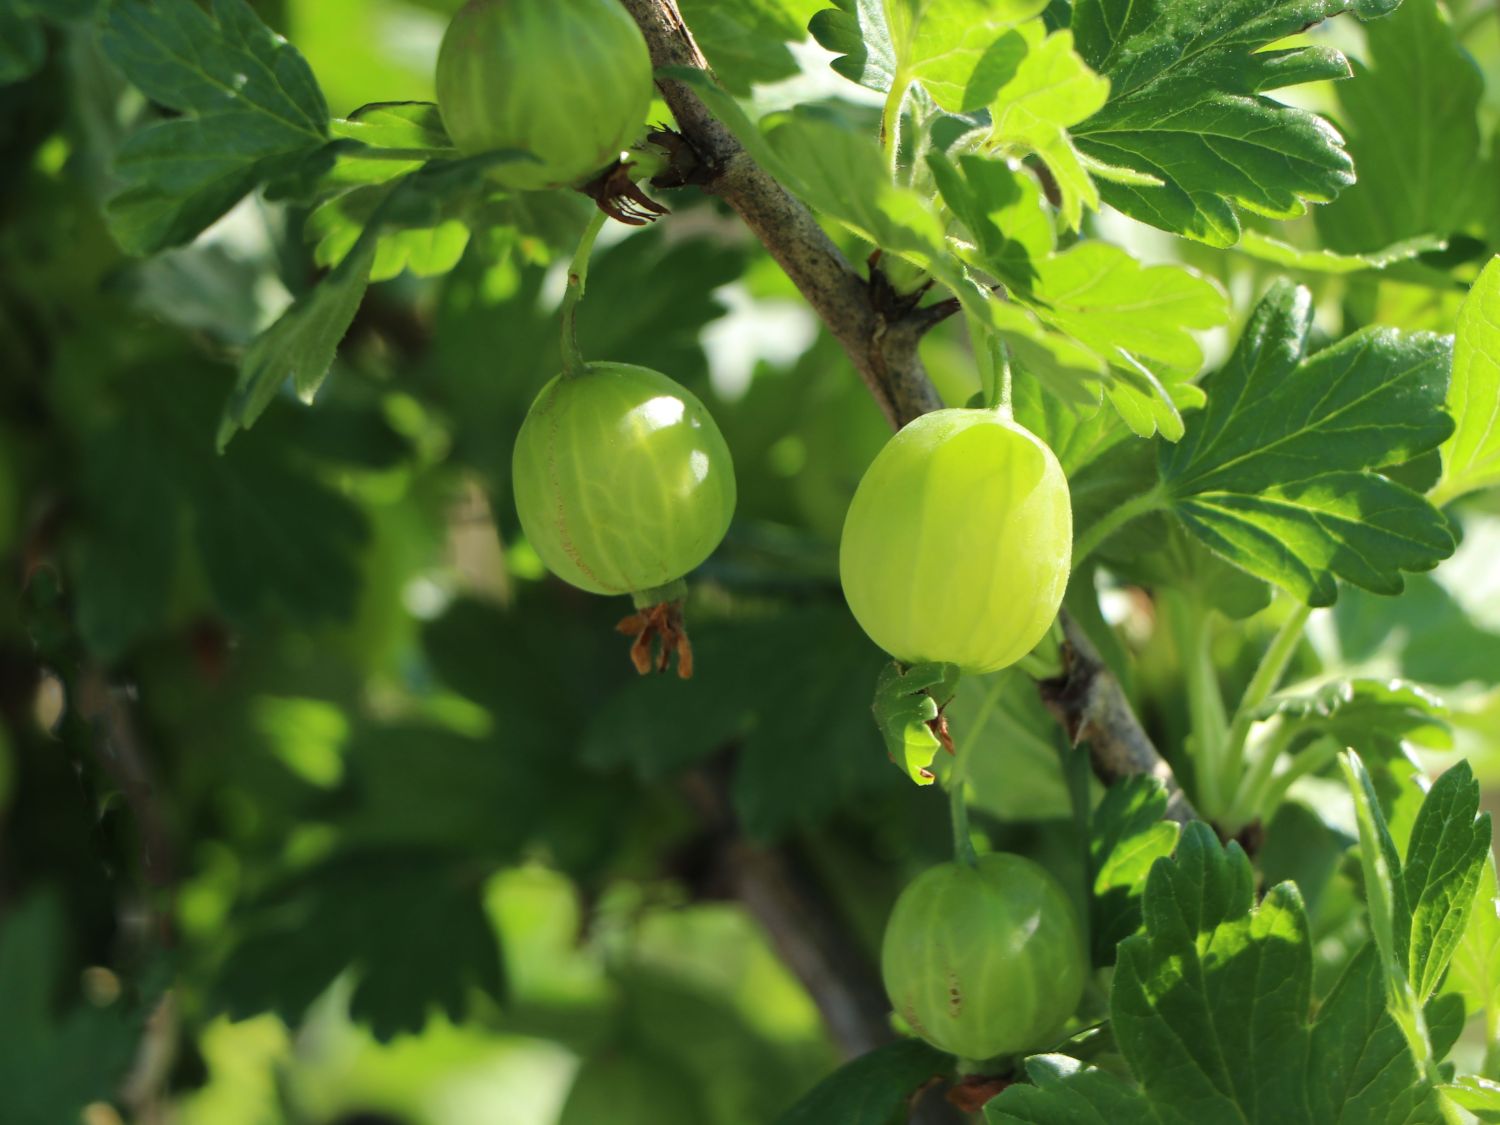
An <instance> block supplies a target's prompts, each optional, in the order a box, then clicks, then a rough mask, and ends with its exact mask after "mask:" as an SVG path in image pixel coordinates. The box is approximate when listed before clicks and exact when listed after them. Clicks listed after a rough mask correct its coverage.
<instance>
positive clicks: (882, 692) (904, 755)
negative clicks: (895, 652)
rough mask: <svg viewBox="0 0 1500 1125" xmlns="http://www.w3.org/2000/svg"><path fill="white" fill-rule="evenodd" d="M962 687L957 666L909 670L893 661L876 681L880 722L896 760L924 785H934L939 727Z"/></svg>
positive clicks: (888, 749)
mask: <svg viewBox="0 0 1500 1125" xmlns="http://www.w3.org/2000/svg"><path fill="white" fill-rule="evenodd" d="M957 687H958V668H957V667H956V666H954V665H952V664H913V665H912V666H911V667H909V668H903V667H902V666H901V665H900V664H897V663H895V662H894V661H893V662H891V663H890V664H887V665H886V666H885V667H884V668H882V669H881V670H880V678H879V679H878V680H877V681H876V683H875V703H874V711H875V724H876V726H878V727H879V728H880V733H881V735H882V736H884V738H885V745H886V750H887V751H888V752H889V753H890V756H891V761H892V762H894V763H895V764H896V765H897V766H899V767H901V768H902V769H903V770H905V771H906V775H907V776H908V777H910V778H911V779H912V781H914V782H916V783H917V784H918V785H931V784H932V783H933V781H934V780H935V775H934V774H933V772H932V770H931V769H929V768H928V767H930V766H931V765H932V760H933V759H934V758H936V757H937V753H938V751H939V750H940V749H942V748H943V743H942V741H941V740H940V739H939V738H938V736H937V735H936V733H934V730H933V726H934V724H936V723H937V721H938V719H939V717H940V716H941V714H942V710H943V708H944V707H946V706H947V705H948V701H949V700H951V699H952V698H953V693H954V691H955V690H956V689H957Z"/></svg>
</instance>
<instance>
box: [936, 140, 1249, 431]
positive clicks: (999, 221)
mask: <svg viewBox="0 0 1500 1125" xmlns="http://www.w3.org/2000/svg"><path fill="white" fill-rule="evenodd" d="M928 163H929V166H930V167H931V169H932V173H933V178H934V180H935V181H936V183H937V185H938V189H939V191H940V192H941V193H942V196H943V201H944V202H945V203H947V205H948V206H949V208H951V209H952V211H953V212H954V214H955V215H957V216H958V218H959V219H960V221H961V222H962V223H963V224H964V226H965V227H966V228H967V229H968V234H969V238H968V239H967V240H965V239H961V238H954V239H951V240H950V245H951V246H952V247H953V248H954V251H955V252H956V253H957V254H958V256H959V257H960V258H961V259H962V260H963V261H964V262H965V263H967V264H968V265H970V266H971V267H973V268H974V269H976V270H981V271H983V272H985V273H988V274H990V275H992V276H994V277H998V278H1000V279H1001V280H1003V281H1004V282H1005V283H1006V284H1007V286H1009V288H1010V296H1011V300H1008V301H995V300H992V299H991V298H990V296H989V295H988V294H987V293H985V292H984V291H975V292H970V293H965V292H964V291H963V290H962V289H960V290H959V296H960V299H963V300H966V308H967V309H968V310H969V311H970V313H971V314H972V315H974V316H975V317H976V318H977V319H978V320H979V321H980V322H981V323H983V324H985V325H987V326H989V327H992V328H993V329H994V330H995V331H997V332H998V333H999V334H1000V335H1001V336H1002V337H1004V338H1005V339H1006V342H1007V343H1008V344H1010V345H1011V347H1012V350H1013V351H1014V352H1015V354H1016V358H1017V359H1018V360H1019V361H1020V363H1021V365H1022V366H1024V367H1025V368H1027V370H1029V371H1031V372H1032V373H1033V374H1035V375H1036V377H1037V378H1039V379H1042V380H1044V381H1045V382H1046V384H1047V386H1048V389H1049V390H1051V391H1052V392H1053V393H1054V394H1056V395H1058V396H1059V397H1061V398H1062V399H1064V401H1068V402H1071V403H1074V404H1075V405H1077V406H1078V407H1080V408H1081V409H1088V408H1089V407H1091V406H1092V405H1093V404H1094V403H1096V402H1098V400H1099V394H1100V392H1101V391H1103V392H1105V393H1107V394H1108V395H1109V398H1110V401H1111V403H1113V405H1114V406H1115V409H1116V411H1117V412H1118V413H1119V414H1120V415H1121V417H1122V418H1124V420H1125V421H1126V422H1127V423H1128V424H1129V426H1130V428H1131V429H1132V430H1134V431H1135V432H1136V433H1138V434H1141V435H1142V436H1150V435H1151V434H1153V433H1155V432H1157V431H1158V430H1160V431H1161V432H1162V434H1163V435H1164V436H1165V437H1166V438H1167V439H1168V440H1175V439H1176V438H1178V437H1180V436H1181V435H1182V418H1181V416H1180V414H1179V413H1178V407H1179V405H1185V404H1196V403H1197V402H1199V401H1200V400H1201V396H1199V394H1198V392H1197V391H1196V389H1195V388H1193V387H1191V386H1190V385H1189V384H1187V383H1185V382H1184V380H1185V379H1186V378H1187V377H1188V376H1189V375H1192V374H1194V373H1196V371H1197V369H1198V365H1199V363H1200V362H1201V359H1202V353H1201V351H1200V350H1199V347H1198V343H1197V341H1196V340H1195V339H1194V337H1193V334H1192V333H1193V331H1194V330H1198V329H1205V328H1211V327H1215V326H1217V325H1219V324H1222V323H1223V321H1224V319H1225V317H1226V316H1227V309H1226V307H1225V300H1224V295H1223V292H1222V291H1221V290H1220V289H1219V288H1218V286H1217V285H1215V284H1214V283H1213V282H1212V281H1209V280H1207V279H1206V278H1203V277H1201V276H1199V275H1198V274H1196V273H1194V272H1192V271H1191V270H1187V269H1184V268H1182V267H1180V266H1166V265H1161V266H1142V265H1141V264H1140V263H1139V262H1137V261H1136V260H1135V259H1134V258H1132V257H1130V255H1128V254H1127V253H1125V252H1124V251H1123V250H1120V249H1119V248H1118V247H1114V246H1109V245H1107V244H1105V243H1100V242H1083V243H1079V244H1078V245H1075V246H1073V247H1071V248H1069V249H1068V250H1065V251H1063V252H1062V253H1060V254H1059V253H1055V252H1054V245H1055V239H1054V233H1053V227H1052V222H1051V220H1050V218H1049V217H1048V216H1047V214H1046V212H1045V211H1044V210H1043V206H1042V203H1041V196H1040V192H1039V190H1038V188H1037V187H1036V184H1035V181H1034V180H1033V179H1032V177H1030V176H1029V175H1027V174H1025V173H1024V172H1021V171H1020V170H1018V169H1016V168H1014V167H1013V166H1011V165H1010V164H1009V163H1007V162H1005V161H997V160H990V159H986V158H983V157H979V156H972V155H969V156H963V157H961V158H960V159H959V160H958V163H957V165H956V166H955V164H954V163H953V162H951V161H949V160H948V159H947V158H946V157H944V156H940V155H933V156H931V157H929V161H928ZM935 272H937V273H938V274H939V276H942V267H941V265H940V264H939V265H938V266H937V267H936V269H935ZM945 280H946V278H945ZM1036 325H1040V326H1042V328H1043V329H1044V330H1047V329H1050V330H1051V332H1050V333H1047V332H1045V331H1044V332H1042V333H1038V332H1037V331H1036ZM1027 329H1029V330H1030V331H1025V330H1027ZM1049 335H1050V336H1051V338H1050V339H1049ZM1064 345H1067V347H1066V348H1065V347H1064ZM1044 349H1045V351H1046V352H1050V354H1038V353H1041V352H1043V350H1044Z"/></svg>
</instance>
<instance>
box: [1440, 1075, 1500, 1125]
mask: <svg viewBox="0 0 1500 1125" xmlns="http://www.w3.org/2000/svg"><path fill="white" fill-rule="evenodd" d="M1439 1088H1440V1089H1441V1090H1442V1091H1443V1093H1444V1094H1445V1095H1447V1097H1448V1100H1449V1101H1451V1102H1452V1103H1453V1104H1454V1105H1456V1106H1462V1107H1463V1108H1464V1109H1466V1110H1468V1111H1469V1112H1470V1113H1472V1114H1473V1115H1474V1116H1475V1118H1477V1119H1478V1120H1480V1121H1484V1122H1492V1121H1500V1082H1496V1081H1493V1080H1492V1079H1489V1078H1481V1077H1480V1076H1479V1075H1477V1074H1466V1075H1464V1076H1463V1077H1462V1078H1455V1079H1454V1080H1453V1081H1452V1082H1450V1083H1449V1084H1448V1085H1446V1086H1442V1087H1439Z"/></svg>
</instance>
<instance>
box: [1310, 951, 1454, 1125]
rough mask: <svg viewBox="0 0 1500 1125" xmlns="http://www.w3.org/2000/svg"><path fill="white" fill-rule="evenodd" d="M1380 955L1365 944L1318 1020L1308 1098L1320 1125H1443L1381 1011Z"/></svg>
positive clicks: (1387, 1015) (1383, 998)
mask: <svg viewBox="0 0 1500 1125" xmlns="http://www.w3.org/2000/svg"><path fill="white" fill-rule="evenodd" d="M1386 995H1387V994H1386V986H1385V980H1384V974H1383V973H1382V971H1381V968H1380V955H1379V952H1378V951H1377V949H1376V947H1375V946H1374V944H1373V943H1367V944H1366V945H1365V946H1364V948H1363V949H1362V950H1361V951H1360V952H1359V953H1358V954H1356V955H1355V957H1354V960H1352V961H1351V962H1350V963H1349V966H1348V968H1347V969H1345V970H1344V974H1343V976H1342V977H1340V978H1339V982H1338V984H1336V985H1335V986H1334V989H1333V991H1332V992H1331V993H1330V994H1329V996H1328V999H1326V1000H1325V1001H1324V1002H1323V1007H1322V1009H1321V1010H1320V1011H1319V1013H1318V1022H1317V1025H1316V1026H1315V1027H1314V1028H1313V1033H1312V1045H1311V1055H1310V1059H1309V1063H1308V1075H1309V1082H1308V1093H1309V1095H1310V1100H1311V1105H1312V1112H1313V1118H1312V1119H1313V1121H1315V1122H1317V1123H1318V1125H1323V1123H1324V1122H1327V1123H1329V1125H1365V1123H1369V1125H1408V1123H1412V1125H1415V1123H1417V1122H1424V1123H1425V1122H1432V1123H1434V1125H1436V1123H1438V1122H1442V1121H1443V1120H1444V1117H1443V1115H1442V1110H1441V1106H1440V1104H1439V1101H1438V1098H1437V1095H1436V1093H1435V1092H1434V1091H1433V1089H1432V1087H1431V1086H1430V1085H1429V1084H1428V1083H1427V1082H1426V1081H1425V1080H1424V1079H1423V1077H1422V1072H1421V1071H1420V1069H1419V1068H1418V1067H1417V1063H1416V1060H1415V1059H1414V1058H1413V1057H1412V1053H1411V1051H1410V1049H1409V1048H1408V1045H1407V1041H1406V1038H1405V1036H1403V1035H1402V1033H1401V1029H1400V1028H1399V1027H1398V1026H1397V1025H1396V1022H1395V1021H1394V1020H1393V1019H1392V1018H1391V1016H1390V1013H1389V1012H1387V1011H1386Z"/></svg>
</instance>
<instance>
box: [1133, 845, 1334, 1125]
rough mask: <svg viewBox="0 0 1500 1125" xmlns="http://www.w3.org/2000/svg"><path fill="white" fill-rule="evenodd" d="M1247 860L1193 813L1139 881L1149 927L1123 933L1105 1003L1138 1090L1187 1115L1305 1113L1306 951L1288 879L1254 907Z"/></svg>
mask: <svg viewBox="0 0 1500 1125" xmlns="http://www.w3.org/2000/svg"><path fill="white" fill-rule="evenodd" d="M1253 882H1254V880H1253V876H1252V874H1251V870H1250V863H1249V861H1248V860H1247V859H1246V858H1245V856H1244V853H1243V852H1241V851H1240V849H1239V847H1238V846H1237V845H1234V844H1231V845H1230V846H1229V847H1228V848H1227V849H1225V848H1223V847H1221V846H1220V844H1219V843H1218V841H1217V839H1215V837H1214V834H1213V830H1212V829H1210V828H1209V827H1208V826H1207V825H1205V824H1202V823H1200V822H1194V823H1193V824H1190V825H1189V826H1188V827H1187V828H1186V829H1185V830H1184V832H1183V835H1182V840H1181V842H1180V843H1179V845H1178V849H1177V856H1176V858H1175V860H1159V861H1158V862H1157V864H1156V865H1155V867H1154V868H1153V869H1152V871H1151V874H1150V877H1149V878H1148V880H1147V884H1146V894H1145V918H1146V933H1145V934H1144V935H1140V936H1136V937H1132V938H1127V939H1126V940H1125V941H1123V942H1121V943H1120V947H1119V963H1118V965H1117V967H1116V970H1115V979H1114V986H1113V989H1112V992H1111V998H1110V1011H1111V1015H1112V1023H1113V1027H1114V1032H1115V1037H1116V1039H1117V1040H1118V1042H1119V1044H1120V1049H1121V1051H1122V1052H1123V1053H1124V1055H1125V1057H1126V1059H1127V1060H1128V1061H1129V1063H1130V1067H1131V1070H1132V1071H1133V1072H1134V1073H1135V1074H1136V1076H1137V1077H1138V1078H1139V1079H1140V1082H1141V1085H1142V1087H1143V1088H1144V1090H1145V1093H1146V1095H1147V1097H1148V1098H1149V1099H1150V1100H1151V1101H1152V1102H1153V1103H1155V1104H1156V1105H1159V1106H1163V1107H1168V1108H1170V1110H1172V1111H1175V1114H1176V1115H1177V1116H1179V1117H1180V1118H1181V1119H1183V1120H1187V1121H1214V1120H1244V1121H1247V1122H1265V1123H1267V1125H1270V1123H1272V1122H1276V1123H1278V1125H1283V1123H1294V1122H1299V1121H1308V1120H1309V1118H1308V1116H1307V1112H1306V1109H1305V1105H1306V1102H1305V1098H1306V1093H1305V1090H1304V1083H1305V1081H1306V1077H1307V1071H1306V1066H1307V1061H1306V1060H1307V1013H1308V1003H1309V999H1310V993H1309V985H1310V981H1311V976H1312V958H1311V950H1310V943H1309V938H1308V933H1307V920H1306V918H1305V916H1304V914H1303V910H1302V900H1301V897H1300V896H1299V895H1298V893H1297V889H1296V888H1295V887H1293V886H1291V885H1290V884H1285V883H1283V884H1281V885H1279V886H1277V887H1273V888H1272V889H1271V890H1270V891H1269V892H1268V893H1267V894H1266V897H1265V898H1264V900H1262V902H1261V903H1260V905H1259V906H1258V907H1255V908H1254V909H1252V902H1253V899H1254V889H1253Z"/></svg>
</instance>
